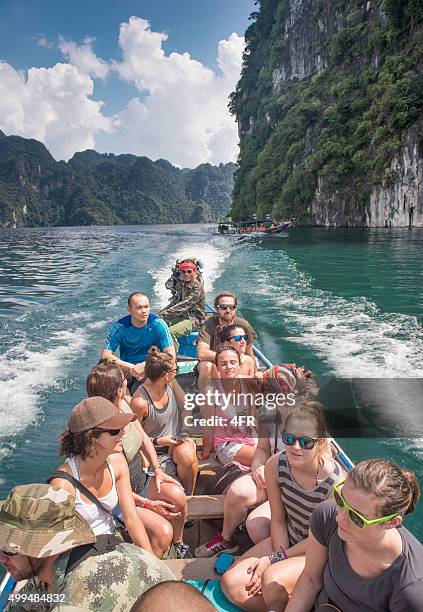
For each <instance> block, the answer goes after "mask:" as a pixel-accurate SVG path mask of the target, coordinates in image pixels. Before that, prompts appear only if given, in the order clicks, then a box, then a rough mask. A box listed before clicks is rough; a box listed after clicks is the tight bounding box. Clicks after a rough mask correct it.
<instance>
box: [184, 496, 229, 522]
mask: <svg viewBox="0 0 423 612" xmlns="http://www.w3.org/2000/svg"><path fill="white" fill-rule="evenodd" d="M224 501H225V496H224V495H192V496H191V497H189V498H188V517H187V518H188V519H189V520H198V519H218V518H223V505H224Z"/></svg>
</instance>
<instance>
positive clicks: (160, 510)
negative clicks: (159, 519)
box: [145, 499, 181, 518]
mask: <svg viewBox="0 0 423 612" xmlns="http://www.w3.org/2000/svg"><path fill="white" fill-rule="evenodd" d="M145 507H146V508H147V510H152V511H153V512H155V513H156V514H159V515H160V516H163V517H164V518H175V517H177V516H181V513H180V512H172V510H174V509H175V506H174V505H173V504H169V503H168V502H165V501H162V500H161V499H149V500H147V505H146V506H145Z"/></svg>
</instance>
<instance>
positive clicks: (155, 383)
mask: <svg viewBox="0 0 423 612" xmlns="http://www.w3.org/2000/svg"><path fill="white" fill-rule="evenodd" d="M177 370H178V367H177V365H176V364H175V360H174V358H173V356H172V355H170V354H169V353H164V352H161V351H159V349H158V348H157V347H155V346H153V347H151V349H150V350H149V351H148V356H147V360H146V362H145V375H146V378H145V380H144V382H143V383H142V384H141V385H140V386H139V387H138V389H137V391H136V392H135V394H134V396H133V398H132V401H131V409H132V410H133V411H134V412H135V413H136V414H137V416H138V418H139V420H140V421H141V423H142V426H143V428H144V431H145V432H146V433H147V435H149V436H150V437H151V438H152V439H153V444H154V446H155V448H156V452H157V455H158V457H159V460H160V462H161V465H162V467H163V469H164V470H165V472H166V473H168V474H169V473H170V474H172V475H177V476H178V477H179V479H180V480H181V482H182V484H183V486H184V488H185V491H186V493H187V494H188V495H192V493H193V491H194V485H195V480H196V478H197V471H198V460H197V455H196V447H195V442H194V441H193V440H192V439H191V438H190V437H189V434H188V432H186V431H184V430H183V429H182V428H181V422H182V416H181V415H182V412H183V406H184V398H185V395H184V392H183V390H182V389H181V387H180V386H179V385H178V383H177V382H176V381H175V380H174V379H175V375H176V372H177Z"/></svg>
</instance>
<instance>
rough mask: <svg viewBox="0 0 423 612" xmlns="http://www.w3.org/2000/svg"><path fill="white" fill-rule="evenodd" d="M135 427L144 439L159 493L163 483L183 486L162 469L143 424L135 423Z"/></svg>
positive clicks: (146, 453)
mask: <svg viewBox="0 0 423 612" xmlns="http://www.w3.org/2000/svg"><path fill="white" fill-rule="evenodd" d="M135 427H136V428H137V429H138V431H139V433H140V434H141V438H142V449H143V451H144V453H145V455H146V457H147V460H148V461H149V463H150V465H151V467H152V468H153V470H154V476H155V478H156V485H157V492H158V493H160V485H161V483H162V482H171V483H172V484H176V485H178V486H179V487H182V485H181V484H180V483H179V482H177V481H176V480H175V479H174V478H172V476H169V475H168V474H166V473H165V472H164V471H163V470H162V468H161V467H160V462H159V459H158V457H157V453H156V449H155V448H154V444H153V442H152V441H151V438H150V437H149V436H147V434H146V433H145V431H144V429H143V427H142V425H141V423H140V422H139V421H135ZM182 488H183V487H182Z"/></svg>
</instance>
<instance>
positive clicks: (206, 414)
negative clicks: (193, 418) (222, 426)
mask: <svg viewBox="0 0 423 612" xmlns="http://www.w3.org/2000/svg"><path fill="white" fill-rule="evenodd" d="M209 390H210V391H214V386H213V385H209V386H208V387H207V388H206V393H205V399H207V398H208V397H210V396H209V393H208V391H209ZM214 411H215V407H214V403H213V402H211V403H209V402H208V401H206V403H205V404H204V406H200V413H201V416H202V418H203V419H210V418H211V417H212V416H213V415H214ZM213 434H214V427H210V426H207V427H204V429H203V435H202V438H203V449H202V451H201V453H199V455H198V457H199V459H208V458H209V457H210V453H211V451H212V448H213Z"/></svg>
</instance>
